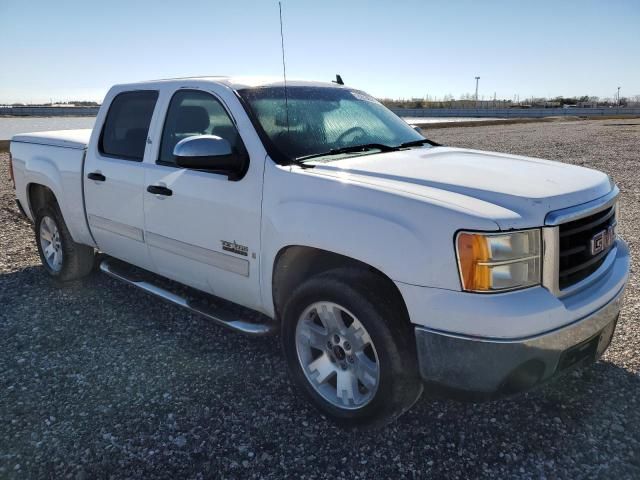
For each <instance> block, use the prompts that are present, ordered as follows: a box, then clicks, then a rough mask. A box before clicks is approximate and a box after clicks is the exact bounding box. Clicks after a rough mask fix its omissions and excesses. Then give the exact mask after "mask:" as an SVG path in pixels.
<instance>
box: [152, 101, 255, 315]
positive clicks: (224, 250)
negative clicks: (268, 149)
mask: <svg viewBox="0 0 640 480" xmlns="http://www.w3.org/2000/svg"><path fill="white" fill-rule="evenodd" d="M168 93H170V96H171V99H170V101H169V102H168V108H167V112H166V115H165V118H164V122H158V128H157V134H156V135H157V137H156V138H154V144H155V145H157V148H156V151H157V153H156V154H155V155H154V157H155V158H153V159H152V158H149V159H146V160H145V170H146V173H145V184H146V186H147V187H151V190H152V191H151V192H148V191H146V192H145V200H144V209H145V239H146V241H147V245H148V246H149V251H150V254H151V259H152V261H153V263H154V265H155V267H156V271H157V272H158V273H160V274H161V275H164V276H166V277H169V278H171V279H174V280H178V281H179V282H181V283H185V284H187V285H190V286H192V287H195V288H198V289H200V290H203V291H206V292H210V293H213V294H214V295H217V296H220V297H222V298H226V299H228V300H231V301H234V302H237V303H240V304H242V305H245V306H248V307H254V308H259V307H260V306H261V302H260V284H259V275H258V272H259V264H258V259H257V258H256V252H258V251H259V248H260V245H259V242H260V213H261V199H262V172H263V169H264V153H262V155H261V156H260V154H256V153H255V152H254V153H253V154H252V152H251V151H248V150H247V148H246V147H245V143H244V142H243V140H242V138H241V136H240V132H239V129H238V127H237V124H236V121H235V119H234V118H233V117H232V115H231V114H230V112H229V109H228V108H227V106H226V104H225V103H224V102H223V101H222V98H221V96H217V95H215V94H214V92H213V91H211V92H210V91H203V90H199V89H189V88H183V89H179V90H177V91H175V92H168ZM230 101H234V99H233V98H232V99H230ZM235 101H236V102H237V100H235ZM238 108H241V107H240V106H239V105H238ZM202 134H207V135H217V136H220V137H222V138H224V139H226V140H228V141H229V143H230V144H231V146H232V148H233V149H234V151H235V152H236V153H237V154H238V155H246V156H250V161H249V168H248V171H247V172H246V174H245V175H244V177H243V178H241V179H234V180H230V179H229V178H227V176H226V175H222V174H219V173H214V172H210V171H201V170H192V169H185V168H181V167H179V166H177V165H176V163H175V157H174V156H173V148H174V147H175V145H176V143H177V142H179V141H180V140H181V139H184V138H186V137H189V136H193V135H202ZM154 187H156V188H154ZM158 187H159V188H160V189H162V190H161V191H164V192H165V193H164V194H157V193H153V192H154V191H156V189H157V188H158Z"/></svg>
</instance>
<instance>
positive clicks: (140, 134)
mask: <svg viewBox="0 0 640 480" xmlns="http://www.w3.org/2000/svg"><path fill="white" fill-rule="evenodd" d="M157 99H158V92H156V91H150V90H147V91H137V92H125V93H121V94H119V95H118V96H116V97H115V98H114V99H113V101H112V102H111V106H110V107H109V112H108V113H107V119H106V120H105V122H104V127H103V128H102V137H101V139H100V152H101V153H103V154H105V155H111V156H114V157H118V158H126V159H128V160H138V161H141V160H142V157H143V156H144V148H145V145H146V144H147V135H148V134H149V124H150V123H151V115H153V109H154V107H155V105H156V100H157Z"/></svg>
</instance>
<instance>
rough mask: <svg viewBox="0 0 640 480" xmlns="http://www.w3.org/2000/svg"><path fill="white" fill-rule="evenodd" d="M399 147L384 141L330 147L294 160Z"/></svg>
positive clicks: (391, 149) (389, 150) (386, 150)
mask: <svg viewBox="0 0 640 480" xmlns="http://www.w3.org/2000/svg"><path fill="white" fill-rule="evenodd" d="M398 148H400V147H392V146H391V145H385V144H384V143H365V144H363V145H351V146H349V147H341V148H332V149H331V150H329V151H328V152H323V153H314V154H312V155H305V156H304V157H298V158H297V159H296V160H298V161H304V160H308V159H310V158H316V157H324V156H327V155H339V154H341V153H356V152H367V151H369V150H380V151H381V152H393V151H395V150H398Z"/></svg>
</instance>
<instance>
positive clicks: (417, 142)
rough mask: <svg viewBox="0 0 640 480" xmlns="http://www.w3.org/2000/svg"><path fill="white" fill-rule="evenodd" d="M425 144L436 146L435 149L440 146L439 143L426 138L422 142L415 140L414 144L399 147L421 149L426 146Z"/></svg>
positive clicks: (402, 144)
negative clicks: (420, 147)
mask: <svg viewBox="0 0 640 480" xmlns="http://www.w3.org/2000/svg"><path fill="white" fill-rule="evenodd" d="M425 143H428V144H429V145H431V146H434V147H438V146H440V144H439V143H436V142H432V141H431V140H427V139H426V138H421V139H420V140H414V141H412V142H404V143H401V144H400V145H398V148H409V147H419V146H421V145H424V144H425Z"/></svg>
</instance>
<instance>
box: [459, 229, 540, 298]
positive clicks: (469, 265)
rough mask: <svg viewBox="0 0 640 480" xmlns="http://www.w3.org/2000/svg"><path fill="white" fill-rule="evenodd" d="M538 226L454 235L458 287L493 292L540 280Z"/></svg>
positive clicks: (525, 285)
mask: <svg viewBox="0 0 640 480" xmlns="http://www.w3.org/2000/svg"><path fill="white" fill-rule="evenodd" d="M540 243H541V240H540V229H535V230H522V231H518V232H511V233H478V232H460V233H458V236H457V238H456V250H457V255H458V268H459V269H460V281H461V282H462V289H463V290H467V291H470V292H497V291H501V290H502V291H503V290H513V289H516V288H525V287H531V286H533V285H537V284H539V283H540V266H541V264H542V262H541V248H540Z"/></svg>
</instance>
